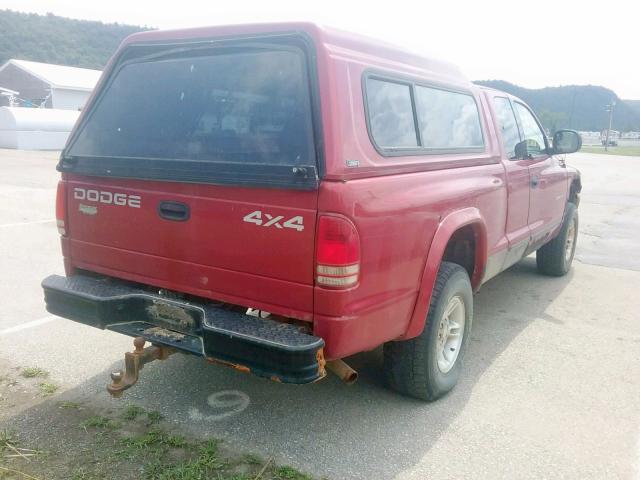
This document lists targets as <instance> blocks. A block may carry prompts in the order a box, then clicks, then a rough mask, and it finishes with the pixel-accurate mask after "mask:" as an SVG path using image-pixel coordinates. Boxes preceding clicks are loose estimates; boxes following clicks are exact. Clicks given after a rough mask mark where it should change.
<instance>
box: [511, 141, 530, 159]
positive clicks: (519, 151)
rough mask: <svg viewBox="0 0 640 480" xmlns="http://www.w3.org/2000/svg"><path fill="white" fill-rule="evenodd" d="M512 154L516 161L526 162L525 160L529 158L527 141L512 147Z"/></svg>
mask: <svg viewBox="0 0 640 480" xmlns="http://www.w3.org/2000/svg"><path fill="white" fill-rule="evenodd" d="M513 153H514V154H515V158H517V159H518V160H526V159H527V158H530V155H529V148H528V147H527V141H526V140H523V141H521V142H518V143H516V146H515V147H513Z"/></svg>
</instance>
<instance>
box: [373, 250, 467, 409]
mask: <svg viewBox="0 0 640 480" xmlns="http://www.w3.org/2000/svg"><path fill="white" fill-rule="evenodd" d="M472 318H473V294H472V291H471V282H470V281H469V275H468V274H467V271H466V270H465V269H464V268H462V267H461V266H460V265H457V264H455V263H449V262H442V265H441V266H440V270H439V272H438V278H437V279H436V284H435V287H434V289H433V293H432V296H431V305H430V307H429V313H428V315H427V321H426V324H425V327H424V330H423V332H422V333H421V334H420V335H419V336H418V337H416V338H412V339H411V340H405V341H401V342H388V343H386V344H385V345H384V372H385V379H386V381H387V383H388V384H389V386H390V387H391V388H392V389H394V390H396V391H398V392H400V393H402V394H404V395H409V396H411V397H415V398H419V399H422V400H429V401H433V400H436V399H438V398H440V397H442V396H443V395H445V394H446V393H447V392H449V391H450V390H451V389H452V388H453V387H454V386H455V385H456V383H457V382H458V378H459V377H460V370H461V363H462V357H463V355H464V351H465V349H466V346H467V342H468V338H469V332H470V331H471V321H472Z"/></svg>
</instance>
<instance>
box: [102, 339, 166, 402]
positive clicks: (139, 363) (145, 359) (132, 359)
mask: <svg viewBox="0 0 640 480" xmlns="http://www.w3.org/2000/svg"><path fill="white" fill-rule="evenodd" d="M145 343H146V340H145V339H144V337H136V338H135V339H134V340H133V346H134V347H135V350H134V351H133V352H126V353H125V354H124V372H123V371H122V370H118V371H116V372H111V383H110V384H109V385H107V391H108V392H109V393H110V394H111V396H112V397H115V398H120V397H121V396H122V394H123V393H124V391H125V390H126V389H127V388H130V387H132V386H133V385H135V384H136V382H137V381H138V376H139V375H140V370H142V367H144V366H145V365H146V364H147V363H149V362H153V361H154V360H166V359H167V358H168V357H169V355H171V354H173V353H175V350H173V349H172V348H167V347H160V346H157V345H152V346H150V347H147V348H144V344H145Z"/></svg>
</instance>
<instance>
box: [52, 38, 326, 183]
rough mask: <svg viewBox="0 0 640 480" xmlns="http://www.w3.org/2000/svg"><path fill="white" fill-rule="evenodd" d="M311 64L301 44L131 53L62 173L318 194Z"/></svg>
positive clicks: (253, 43) (100, 100)
mask: <svg viewBox="0 0 640 480" xmlns="http://www.w3.org/2000/svg"><path fill="white" fill-rule="evenodd" d="M310 65H312V62H310V61H309V55H308V47H307V45H306V42H303V41H301V40H297V39H296V41H293V39H288V40H285V39H278V40H277V41H260V42H256V41H255V40H253V41H235V42H230V41H225V42H218V43H214V44H211V42H209V43H206V44H189V45H169V46H168V45H161V46H160V45H159V46H144V47H143V48H139V49H138V48H136V47H135V46H133V47H128V49H127V50H125V52H124V54H123V55H122V56H121V58H120V61H119V62H118V64H117V65H116V67H115V68H114V70H113V71H112V73H111V75H110V78H109V79H108V81H107V83H106V84H105V86H104V87H103V88H102V90H101V91H100V92H99V93H98V98H97V99H96V101H95V102H93V104H92V106H91V107H90V108H91V110H90V111H88V112H87V115H86V116H85V118H84V121H83V122H82V124H81V125H80V126H79V128H78V129H77V131H76V132H75V134H74V136H73V138H72V139H71V141H70V143H69V144H68V147H67V149H66V150H65V152H63V157H62V160H61V162H60V169H61V170H63V171H73V172H77V173H85V174H93V175H108V176H116V177H125V178H145V179H157V180H170V181H186V182H198V183H218V184H244V185H256V186H275V187H277V186H286V187H299V188H315V187H317V184H318V177H319V174H318V162H317V156H318V150H317V149H316V146H315V143H316V142H315V138H316V136H317V135H318V131H317V125H315V123H316V122H314V107H313V103H314V100H313V98H312V93H314V85H313V83H314V82H313V78H314V77H313V76H312V73H310V70H312V68H310Z"/></svg>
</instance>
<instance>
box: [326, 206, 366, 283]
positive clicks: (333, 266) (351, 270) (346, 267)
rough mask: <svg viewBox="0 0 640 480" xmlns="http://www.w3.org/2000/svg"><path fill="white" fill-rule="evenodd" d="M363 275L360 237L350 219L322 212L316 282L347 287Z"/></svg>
mask: <svg viewBox="0 0 640 480" xmlns="http://www.w3.org/2000/svg"><path fill="white" fill-rule="evenodd" d="M359 275H360V237H359V236H358V231H357V230H356V227H355V226H354V225H353V224H352V223H351V222H350V221H348V220H347V219H345V218H341V217H334V216H321V217H320V220H319V221H318V246H317V250H316V283H317V284H318V285H322V286H325V287H333V288H348V287H352V286H353V285H355V284H356V283H358V277H359Z"/></svg>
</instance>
